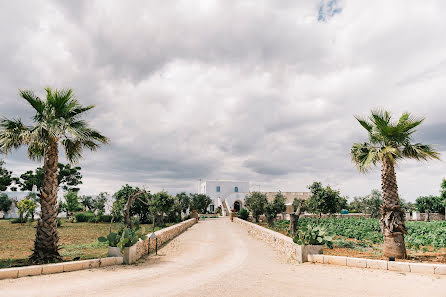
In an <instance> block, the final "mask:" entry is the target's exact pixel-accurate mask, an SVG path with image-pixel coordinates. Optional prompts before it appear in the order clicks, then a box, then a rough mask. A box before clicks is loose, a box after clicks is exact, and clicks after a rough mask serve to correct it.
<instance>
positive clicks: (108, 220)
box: [99, 215, 112, 223]
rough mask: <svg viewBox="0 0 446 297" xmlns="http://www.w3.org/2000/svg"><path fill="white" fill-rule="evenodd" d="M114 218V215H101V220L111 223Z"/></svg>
mask: <svg viewBox="0 0 446 297" xmlns="http://www.w3.org/2000/svg"><path fill="white" fill-rule="evenodd" d="M111 220H112V215H100V216H99V222H103V223H110V222H111Z"/></svg>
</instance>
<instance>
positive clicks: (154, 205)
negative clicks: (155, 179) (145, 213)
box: [149, 191, 175, 225]
mask: <svg viewBox="0 0 446 297" xmlns="http://www.w3.org/2000/svg"><path fill="white" fill-rule="evenodd" d="M174 203H175V200H174V198H173V197H172V196H170V195H169V194H168V193H167V192H164V191H161V192H158V193H156V194H155V195H153V197H152V200H151V201H150V206H149V208H150V212H151V213H152V214H154V217H155V218H159V219H160V223H161V225H162V224H164V214H168V213H169V212H170V211H171V209H172V207H173V206H174ZM154 224H156V223H154Z"/></svg>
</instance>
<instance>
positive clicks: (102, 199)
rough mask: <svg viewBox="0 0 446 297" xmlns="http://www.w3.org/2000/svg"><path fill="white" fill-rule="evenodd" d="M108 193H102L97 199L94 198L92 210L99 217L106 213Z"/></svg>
mask: <svg viewBox="0 0 446 297" xmlns="http://www.w3.org/2000/svg"><path fill="white" fill-rule="evenodd" d="M107 197H108V193H106V192H101V193H99V195H98V196H96V197H95V198H92V204H91V210H92V211H93V212H94V213H96V214H97V215H103V214H104V212H105V204H106V203H107Z"/></svg>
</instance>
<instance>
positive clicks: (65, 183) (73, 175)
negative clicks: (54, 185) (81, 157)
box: [57, 163, 82, 192]
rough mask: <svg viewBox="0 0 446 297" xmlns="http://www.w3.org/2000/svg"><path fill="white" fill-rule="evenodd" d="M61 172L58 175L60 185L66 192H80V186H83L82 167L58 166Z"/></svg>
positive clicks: (60, 164)
mask: <svg viewBox="0 0 446 297" xmlns="http://www.w3.org/2000/svg"><path fill="white" fill-rule="evenodd" d="M57 167H58V168H59V172H58V175H57V182H58V185H62V189H63V190H64V191H72V192H79V188H78V187H77V186H78V185H80V184H82V174H81V173H80V171H81V167H79V166H76V167H72V166H71V165H70V164H62V163H59V164H57Z"/></svg>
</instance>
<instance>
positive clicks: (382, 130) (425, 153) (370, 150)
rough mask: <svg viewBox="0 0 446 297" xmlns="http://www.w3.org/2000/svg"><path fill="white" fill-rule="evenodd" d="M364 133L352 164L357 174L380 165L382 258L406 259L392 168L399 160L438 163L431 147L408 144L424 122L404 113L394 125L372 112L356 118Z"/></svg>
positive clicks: (353, 150)
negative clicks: (363, 140)
mask: <svg viewBox="0 0 446 297" xmlns="http://www.w3.org/2000/svg"><path fill="white" fill-rule="evenodd" d="M356 119H357V120H358V122H359V124H361V126H362V127H363V128H364V129H366V130H367V134H368V137H369V142H364V143H355V144H353V146H352V148H351V157H352V161H353V163H354V164H355V165H356V166H357V167H358V169H359V171H360V172H367V171H368V170H369V169H370V168H371V167H372V166H373V165H376V164H378V163H381V164H382V170H381V187H382V193H383V205H382V217H381V225H382V226H381V227H382V230H383V233H384V252H383V254H384V256H386V257H396V258H406V256H407V254H406V246H405V243H404V234H407V229H406V226H405V224H404V218H405V215H404V213H403V211H402V210H401V205H400V199H399V197H398V186H397V181H396V174H395V165H396V164H397V163H398V162H399V161H400V160H403V159H415V160H429V159H439V157H440V154H439V153H438V152H436V151H435V150H434V149H433V147H432V146H430V145H426V144H422V143H412V135H413V133H414V132H415V128H416V127H417V126H419V125H420V124H421V123H422V122H423V121H424V118H416V117H413V116H412V115H411V114H410V113H408V112H406V113H403V114H402V115H401V117H400V118H399V119H398V120H397V121H395V120H394V119H393V118H392V116H391V115H390V113H389V112H387V111H380V110H377V111H372V113H371V115H370V116H369V117H368V118H360V117H356Z"/></svg>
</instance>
